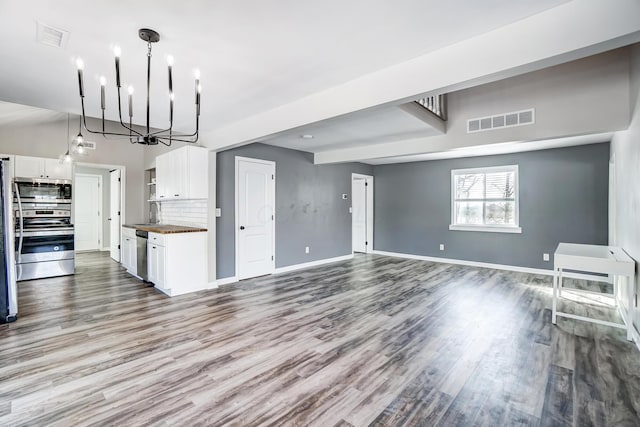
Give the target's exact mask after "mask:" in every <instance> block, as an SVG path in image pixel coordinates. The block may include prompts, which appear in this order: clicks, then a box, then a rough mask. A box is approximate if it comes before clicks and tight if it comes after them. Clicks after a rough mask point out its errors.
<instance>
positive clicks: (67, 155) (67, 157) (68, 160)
mask: <svg viewBox="0 0 640 427" xmlns="http://www.w3.org/2000/svg"><path fill="white" fill-rule="evenodd" d="M70 121H71V118H70V117H69V113H67V152H66V153H64V154H62V155H61V156H60V157H59V160H60V163H71V162H72V161H73V158H72V157H71V142H70V141H71V136H70V135H69V128H70Z"/></svg>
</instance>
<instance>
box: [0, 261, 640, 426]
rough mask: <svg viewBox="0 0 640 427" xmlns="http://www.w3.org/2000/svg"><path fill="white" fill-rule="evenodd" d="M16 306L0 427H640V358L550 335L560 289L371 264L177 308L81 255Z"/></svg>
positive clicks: (243, 288) (575, 333)
mask: <svg viewBox="0 0 640 427" xmlns="http://www.w3.org/2000/svg"><path fill="white" fill-rule="evenodd" d="M19 304H20V306H19V309H20V310H19V315H20V318H19V320H18V321H17V322H16V323H13V324H10V325H0V425H12V426H22V425H60V426H71V425H74V426H76V425H147V424H150V425H167V426H176V425H185V426H193V425H224V424H231V425H318V426H333V425H336V426H350V425H353V426H366V425H375V426H387V425H389V426H391V425H392V426H396V425H421V426H431V425H442V426H452V425H460V426H471V425H482V426H498V425H508V426H512V425H575V426H587V425H594V426H601V425H602V426H603V425H616V426H627V425H629V426H632V425H640V422H639V414H640V352H638V350H637V349H636V348H635V347H634V346H633V345H632V344H630V343H628V342H626V341H625V339H624V334H623V332H622V331H618V330H615V329H612V328H606V327H601V326H597V325H592V324H587V323H583V322H575V321H572V320H568V319H559V321H558V322H559V323H558V326H553V325H552V324H551V323H550V319H551V312H550V307H551V278H550V277H546V276H536V275H531V274H524V273H513V272H504V271H497V270H489V269H480V268H471V267H461V266H453V265H447V264H436V263H430V262H423V261H414V260H404V259H399V258H390V257H381V256H369V255H367V256H365V255H362V256H356V257H355V258H354V259H353V260H351V261H346V262H341V263H336V264H331V265H328V266H323V267H318V268H313V269H308V270H302V271H298V272H292V273H288V274H281V275H274V276H268V277H263V278H259V279H256V280H250V281H244V282H241V283H239V284H235V285H227V286H224V287H222V288H220V289H217V290H211V291H206V292H199V293H196V294H190V295H185V296H181V297H175V298H167V297H165V296H164V295H163V294H161V293H159V292H157V291H156V290H155V289H153V288H149V287H146V286H145V285H144V284H142V283H141V282H140V281H138V280H136V279H134V278H132V277H130V276H129V275H127V274H126V273H125V272H124V271H123V270H122V269H121V268H120V266H119V265H118V264H116V263H113V262H112V261H110V259H109V258H108V255H107V254H104V253H103V254H82V255H79V256H78V268H77V274H76V275H75V276H73V277H65V278H56V279H48V280H38V281H31V282H23V283H20V284H19ZM563 304H564V305H565V306H564V307H563V309H565V310H573V311H574V312H576V313H578V312H581V311H582V312H584V310H585V308H584V307H583V306H578V305H577V304H574V303H572V302H571V301H568V302H565V303H563ZM592 310H596V311H598V312H599V313H601V314H602V315H603V316H605V317H609V318H614V317H615V314H614V313H613V312H612V310H611V309H608V308H598V307H594V308H593V309H592Z"/></svg>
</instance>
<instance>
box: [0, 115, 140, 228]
mask: <svg viewBox="0 0 640 427" xmlns="http://www.w3.org/2000/svg"><path fill="white" fill-rule="evenodd" d="M41 111H44V112H47V110H41ZM45 114H46V119H45V115H39V116H37V118H35V117H32V118H29V117H26V118H24V117H22V118H20V119H17V120H14V121H11V122H8V121H6V120H4V121H2V122H1V124H0V153H6V154H17V155H22V156H35V157H47V158H58V157H59V156H60V155H61V154H63V153H64V152H65V151H66V150H67V141H68V140H70V139H71V138H73V137H74V136H75V135H76V134H77V133H78V117H77V116H72V118H71V129H70V132H68V130H67V114H66V113H57V112H53V111H51V112H48V113H45ZM87 124H88V126H89V127H90V128H92V129H95V128H98V127H99V126H100V122H99V121H98V120H94V119H87ZM109 126H110V127H109V128H111V126H112V124H111V123H110V124H109ZM69 134H70V135H69ZM83 134H84V136H85V138H86V139H87V140H89V141H95V142H96V143H97V147H96V149H95V150H87V151H88V153H89V154H88V156H86V157H82V158H81V160H80V161H81V162H82V163H98V164H107V165H121V166H125V167H126V199H125V212H124V215H125V221H126V222H129V223H136V222H143V221H144V220H146V213H145V212H144V201H143V198H144V193H143V190H144V168H143V165H144V150H145V147H143V146H142V145H138V144H131V143H130V142H129V141H127V140H122V139H106V138H104V137H103V136H101V135H95V134H88V133H87V132H86V131H83Z"/></svg>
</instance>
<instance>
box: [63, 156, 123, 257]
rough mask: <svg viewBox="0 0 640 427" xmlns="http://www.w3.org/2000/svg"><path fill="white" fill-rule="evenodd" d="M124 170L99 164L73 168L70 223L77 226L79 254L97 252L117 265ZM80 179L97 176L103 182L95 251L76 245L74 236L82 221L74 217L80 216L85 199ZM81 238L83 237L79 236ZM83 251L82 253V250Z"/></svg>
mask: <svg viewBox="0 0 640 427" xmlns="http://www.w3.org/2000/svg"><path fill="white" fill-rule="evenodd" d="M125 170H126V169H125V167H124V166H120V165H107V164H100V163H80V162H78V163H77V164H76V165H75V168H74V187H73V188H74V190H73V203H74V218H73V222H74V224H75V226H76V249H77V250H82V251H90V250H100V251H104V252H109V256H110V258H112V259H113V260H114V261H116V262H120V258H121V256H120V250H121V249H120V244H121V234H122V230H121V227H122V224H123V223H124V221H125V215H124V213H125V188H126V183H125V181H126V180H125V177H126V174H125ZM82 175H98V176H100V177H101V178H102V182H101V186H100V187H101V196H100V200H101V201H102V209H101V210H102V212H101V213H102V218H101V227H100V229H101V231H102V235H101V238H100V245H99V247H98V248H95V247H94V248H92V249H84V248H83V247H82V246H77V245H78V238H77V236H79V235H80V232H81V231H82V225H81V226H80V228H78V222H79V220H80V219H81V218H79V217H77V216H76V214H77V213H79V212H77V211H78V206H79V205H82V204H83V203H85V202H84V201H83V199H84V196H83V195H82V194H81V191H82V189H81V188H80V186H81V184H82V178H81V176H82ZM81 237H82V236H81ZM81 248H82V249H81Z"/></svg>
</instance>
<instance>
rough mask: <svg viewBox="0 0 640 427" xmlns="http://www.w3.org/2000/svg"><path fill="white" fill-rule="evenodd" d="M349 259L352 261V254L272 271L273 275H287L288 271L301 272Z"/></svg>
mask: <svg viewBox="0 0 640 427" xmlns="http://www.w3.org/2000/svg"><path fill="white" fill-rule="evenodd" d="M350 259H353V254H349V255H343V256H337V257H333V258H324V259H319V260H316V261H310V262H303V263H302V264H293V265H287V266H285V267H278V268H276V269H275V271H274V274H281V273H288V272H290V271H295V270H303V269H305V268H311V267H317V266H319V265H324V264H331V263H333V262H339V261H347V260H350Z"/></svg>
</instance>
